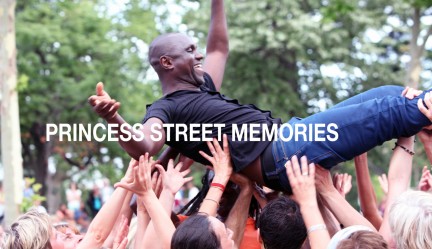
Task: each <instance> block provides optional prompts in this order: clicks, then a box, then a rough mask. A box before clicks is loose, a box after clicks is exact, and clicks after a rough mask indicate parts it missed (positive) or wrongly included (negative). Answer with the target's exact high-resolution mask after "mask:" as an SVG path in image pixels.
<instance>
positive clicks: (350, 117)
mask: <svg viewBox="0 0 432 249" xmlns="http://www.w3.org/2000/svg"><path fill="white" fill-rule="evenodd" d="M402 91H403V87H399V86H382V87H378V88H374V89H371V90H369V91H366V92H364V93H361V94H359V95H356V96H354V97H352V98H350V99H347V100H345V101H343V102H341V103H339V104H338V105H336V106H334V107H333V108H331V109H329V110H327V111H324V112H321V113H317V114H314V115H312V116H309V117H307V118H304V119H299V118H292V119H291V120H290V121H289V122H288V124H290V125H291V126H292V127H294V126H296V125H299V124H301V125H306V127H309V126H308V125H310V124H326V125H328V124H330V123H334V124H336V125H337V127H338V128H337V130H336V132H337V134H338V139H337V140H336V141H333V142H332V141H330V140H329V139H326V141H323V142H317V141H310V140H308V141H303V139H299V140H298V141H294V139H292V140H290V141H287V142H284V141H282V139H280V137H279V135H280V134H278V139H277V140H276V141H273V143H272V153H273V158H274V162H275V164H276V165H275V166H276V167H275V171H273V172H265V174H266V177H267V179H269V180H278V181H279V183H280V185H281V187H282V188H283V189H284V190H285V191H287V192H291V187H290V185H289V181H288V178H287V175H286V171H285V167H284V165H285V163H286V162H287V161H288V160H290V159H291V157H292V156H294V155H296V156H297V157H298V158H300V157H301V156H303V155H306V156H307V158H308V161H309V163H311V162H313V163H316V164H319V165H321V166H323V167H325V168H327V169H330V168H331V167H333V166H335V165H336V164H338V163H340V162H344V161H347V160H351V159H353V158H354V157H355V156H358V155H360V154H362V153H364V152H367V151H369V150H370V149H372V148H374V147H375V146H377V145H381V144H383V143H384V142H385V141H388V140H391V139H393V138H398V137H409V136H412V135H415V134H417V133H418V132H419V131H420V130H421V129H422V127H424V126H427V125H430V124H431V121H430V120H429V119H428V118H426V116H424V115H423V114H422V113H421V112H420V110H419V109H418V107H417V101H418V98H423V97H424V96H423V95H424V93H425V92H424V93H423V94H421V95H420V96H418V97H417V98H414V99H413V100H409V99H407V98H405V97H403V96H401V93H402ZM290 132H292V131H290V130H288V129H284V130H283V132H282V135H283V137H285V138H287V137H289V136H290V134H289V133H290ZM327 135H330V136H332V134H331V133H329V132H328V131H325V132H324V133H323V134H321V136H320V137H324V138H325V137H326V136H327ZM333 137H334V136H333Z"/></svg>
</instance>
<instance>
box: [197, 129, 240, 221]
mask: <svg viewBox="0 0 432 249" xmlns="http://www.w3.org/2000/svg"><path fill="white" fill-rule="evenodd" d="M207 146H208V147H209V149H210V153H211V154H212V155H213V157H211V156H209V155H207V154H206V153H204V152H202V151H200V152H199V153H200V154H201V155H202V156H203V157H204V158H205V159H207V160H208V161H209V162H210V163H211V164H212V165H213V170H214V172H215V176H214V177H213V181H212V183H211V184H210V189H209V191H208V192H207V195H206V197H205V198H204V200H203V202H202V204H201V206H200V209H199V211H198V212H199V213H206V214H208V215H210V216H215V217H216V213H217V208H218V206H219V201H220V199H221V197H222V194H223V191H224V189H225V186H226V185H227V183H228V181H229V179H230V177H231V174H232V172H233V169H232V163H231V156H230V152H229V147H228V137H227V135H226V134H224V135H223V149H222V148H221V147H220V145H219V142H218V141H217V140H216V139H214V138H213V143H211V142H207Z"/></svg>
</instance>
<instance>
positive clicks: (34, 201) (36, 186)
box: [20, 178, 46, 213]
mask: <svg viewBox="0 0 432 249" xmlns="http://www.w3.org/2000/svg"><path fill="white" fill-rule="evenodd" d="M35 181H36V179H34V178H27V179H26V182H27V184H28V186H31V188H32V190H33V193H34V194H33V195H31V196H27V197H24V198H23V200H22V203H21V205H20V212H21V213H26V212H27V211H28V210H29V209H30V208H31V207H33V206H35V205H39V204H40V203H42V202H43V201H45V200H46V198H45V197H44V196H41V195H40V194H39V193H40V190H41V188H42V184H40V183H35Z"/></svg>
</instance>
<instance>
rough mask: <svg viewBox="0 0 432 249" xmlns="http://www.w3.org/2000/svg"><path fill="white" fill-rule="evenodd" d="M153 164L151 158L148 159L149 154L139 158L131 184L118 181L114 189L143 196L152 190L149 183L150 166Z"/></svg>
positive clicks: (150, 182)
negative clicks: (125, 190) (122, 189)
mask: <svg viewBox="0 0 432 249" xmlns="http://www.w3.org/2000/svg"><path fill="white" fill-rule="evenodd" d="M152 164H154V161H153V158H152V157H150V158H149V154H148V153H145V155H144V156H140V158H139V165H138V167H134V168H133V175H134V179H133V181H132V182H123V181H120V182H118V183H116V184H115V187H120V188H124V189H127V190H129V191H131V192H134V193H135V194H137V195H138V196H144V195H146V194H148V193H150V192H153V190H152V181H151V165H152Z"/></svg>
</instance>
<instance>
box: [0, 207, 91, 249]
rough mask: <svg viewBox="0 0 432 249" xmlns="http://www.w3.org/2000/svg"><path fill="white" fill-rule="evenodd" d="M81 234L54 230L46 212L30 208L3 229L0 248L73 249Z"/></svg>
mask: <svg viewBox="0 0 432 249" xmlns="http://www.w3.org/2000/svg"><path fill="white" fill-rule="evenodd" d="M81 239H82V236H81V235H79V236H75V235H67V234H63V233H61V232H58V231H56V230H55V228H54V227H53V225H52V224H51V222H50V219H49V216H48V215H47V214H46V213H40V212H38V211H37V210H36V209H31V210H30V211H28V212H27V213H25V214H23V215H21V216H20V217H18V219H17V220H16V221H15V222H14V223H13V224H12V225H11V227H10V228H9V229H7V230H6V231H5V233H4V234H3V238H2V243H1V245H2V247H1V248H15V249H74V248H76V245H77V244H78V243H79V242H80V241H81Z"/></svg>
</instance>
